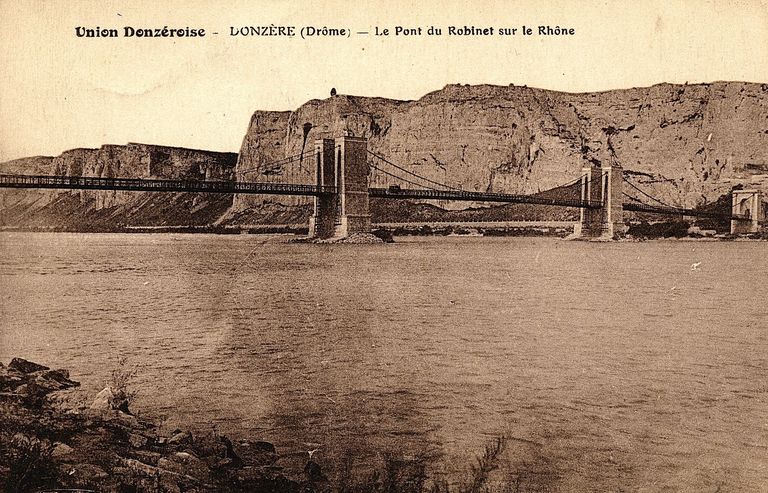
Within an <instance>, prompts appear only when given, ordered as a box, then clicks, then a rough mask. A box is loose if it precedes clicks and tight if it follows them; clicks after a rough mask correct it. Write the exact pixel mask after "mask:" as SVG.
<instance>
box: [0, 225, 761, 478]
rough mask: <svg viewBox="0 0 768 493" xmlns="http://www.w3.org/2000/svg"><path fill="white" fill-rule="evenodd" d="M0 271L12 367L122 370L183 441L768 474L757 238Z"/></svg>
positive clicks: (181, 253) (415, 248) (22, 256)
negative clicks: (486, 454)
mask: <svg viewBox="0 0 768 493" xmlns="http://www.w3.org/2000/svg"><path fill="white" fill-rule="evenodd" d="M0 255H2V259H3V261H2V264H1V266H0V319H1V320H2V327H1V328H0V330H2V333H0V358H2V360H3V361H5V362H7V360H8V359H10V358H11V357H12V356H22V357H25V358H28V359H31V360H34V361H40V362H43V363H45V364H48V365H51V366H57V367H64V368H70V369H71V370H72V373H73V378H74V379H76V380H80V381H81V382H82V383H83V384H84V387H85V389H86V390H89V391H93V392H95V391H98V390H99V388H100V387H101V386H103V384H104V382H105V380H106V379H107V377H108V374H109V371H110V369H111V368H112V367H113V366H114V362H115V361H116V359H117V355H128V356H129V357H130V358H131V360H132V361H133V362H135V363H138V364H139V365H140V366H141V371H140V374H139V377H138V381H137V386H138V389H139V391H140V397H139V400H138V402H137V403H136V405H135V407H138V408H140V409H142V410H145V411H148V412H151V413H152V414H155V415H168V416H170V417H171V420H177V421H180V422H181V423H180V424H187V423H192V424H195V425H199V426H210V424H211V423H215V424H217V426H218V427H219V429H220V430H222V431H224V432H229V433H232V432H235V433H236V434H237V435H248V436H254V437H261V438H264V439H268V440H271V441H273V442H275V443H276V444H277V445H278V447H279V448H280V449H281V450H283V451H287V452H301V451H305V450H308V449H309V448H315V447H316V446H318V444H319V447H320V448H321V451H322V452H321V454H325V455H324V457H326V458H329V457H335V456H339V455H342V454H348V453H353V454H357V455H361V456H362V455H365V454H374V453H379V452H382V451H387V452H390V453H393V454H401V455H408V454H421V453H427V454H430V455H431V456H433V457H436V459H435V462H436V463H439V464H442V466H441V467H444V469H445V470H447V471H451V470H452V468H455V467H457V466H456V464H458V463H462V461H463V463H466V461H467V459H469V458H471V457H473V454H474V453H475V452H477V451H479V450H481V449H482V447H483V445H484V444H485V443H486V442H487V440H488V439H489V437H493V436H496V435H499V434H506V435H508V436H511V437H513V438H514V439H516V440H517V439H519V440H518V443H521V444H528V443H529V442H530V443H532V444H535V445H530V444H529V445H526V447H536V450H535V454H538V455H546V456H547V457H548V458H549V459H548V460H549V461H550V462H551V466H552V467H553V468H555V469H556V470H557V471H558V475H559V477H560V481H561V483H560V486H561V487H563V488H566V489H570V488H575V489H579V488H581V487H582V486H584V485H587V486H589V485H590V484H592V485H594V484H595V483H594V481H595V478H599V481H600V483H599V484H601V485H605V486H606V487H612V486H615V485H621V484H622V481H625V480H626V478H628V477H632V478H635V480H637V481H640V482H641V483H642V482H643V481H646V480H647V481H652V479H653V478H654V477H655V476H654V475H655V474H656V473H657V472H658V470H659V468H662V469H664V468H665V467H670V464H672V466H673V470H674V471H675V472H674V473H670V474H669V475H667V476H665V477H666V478H668V481H669V482H670V484H671V485H680V484H694V485H695V484H711V481H714V479H713V478H715V477H716V476H717V475H718V474H723V475H724V476H727V477H729V478H731V479H730V481H734V479H733V478H737V483H736V484H742V483H739V482H738V481H742V482H745V483H744V484H760V483H759V482H756V481H759V480H760V479H761V478H763V479H764V478H765V475H766V474H768V473H766V470H765V455H764V453H765V447H768V428H766V426H765V423H764V421H765V410H766V397H767V396H768V391H767V390H768V389H766V384H765V382H766V381H767V380H766V377H768V351H766V350H767V349H768V333H767V331H766V328H767V327H768V323H767V321H768V308H766V306H768V305H766V303H765V299H766V298H768V283H766V282H765V281H766V278H765V273H766V272H768V260H767V259H768V256H766V247H765V243H703V242H671V241H670V242H658V243H655V242H648V243H642V244H630V243H620V244H585V243H572V242H563V241H559V240H550V239H526V238H509V239H507V238H450V239H446V238H419V239H410V240H403V241H401V242H399V243H396V244H391V245H335V246H332V245H300V244H290V245H289V244H278V243H270V242H266V243H265V242H264V241H263V239H262V238H260V237H255V236H246V235H242V236H234V237H233V236H209V235H119V234H115V235H112V234H109V235H74V234H8V233H5V234H2V235H0ZM695 262H701V265H700V267H699V268H698V269H696V270H692V269H691V265H692V264H693V263H695ZM308 444H309V445H308ZM761 447H762V448H761ZM521 453H522V452H521ZM525 453H527V454H533V453H534V452H533V451H531V450H528V451H527V452H525ZM702 464H703V465H702ZM702 468H704V470H705V472H704V473H700V474H699V473H697V474H694V475H692V476H691V477H688V476H686V475H685V474H686V473H685V471H692V470H696V471H699V470H701V469H702ZM696 481H700V483H697V482H696Z"/></svg>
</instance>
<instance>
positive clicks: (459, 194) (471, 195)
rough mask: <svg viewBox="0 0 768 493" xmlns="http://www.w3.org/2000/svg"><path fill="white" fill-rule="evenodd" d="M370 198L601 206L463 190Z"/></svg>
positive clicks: (379, 193) (373, 191)
mask: <svg viewBox="0 0 768 493" xmlns="http://www.w3.org/2000/svg"><path fill="white" fill-rule="evenodd" d="M368 193H369V194H370V196H371V197H378V198H384V199H418V200H427V199H429V200H458V201H465V202H498V203H509V204H536V205H556V206H560V207H580V208H588V209H599V208H600V207H601V205H600V204H599V203H596V202H588V201H582V200H573V199H556V198H547V197H540V196H536V195H515V194H508V193H487V192H467V191H464V190H412V189H407V188H392V187H390V188H369V189H368Z"/></svg>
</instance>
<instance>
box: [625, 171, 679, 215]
mask: <svg viewBox="0 0 768 493" xmlns="http://www.w3.org/2000/svg"><path fill="white" fill-rule="evenodd" d="M622 178H623V179H624V181H625V182H627V184H629V186H630V187H632V188H634V189H635V190H637V191H638V192H640V193H642V194H643V195H645V196H646V197H648V198H649V199H651V200H653V201H655V202H658V203H659V204H661V205H663V206H664V207H669V208H672V209H679V207H677V206H674V205H669V204H667V203H666V202H662V201H661V200H659V199H657V198H656V197H653V196H651V195H649V194H648V193H646V192H645V191H643V190H642V189H640V188H638V187H637V186H636V185H635V184H634V183H632V182H631V181H629V180H627V178H626V177H625V176H622Z"/></svg>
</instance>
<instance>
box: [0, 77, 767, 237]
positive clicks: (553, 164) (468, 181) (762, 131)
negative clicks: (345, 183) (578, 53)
mask: <svg viewBox="0 0 768 493" xmlns="http://www.w3.org/2000/svg"><path fill="white" fill-rule="evenodd" d="M345 133H347V134H351V135H355V136H363V137H367V138H368V139H369V148H370V149H371V150H372V151H374V152H376V153H379V154H381V155H384V156H386V157H387V158H388V159H390V160H391V161H393V162H395V163H398V164H399V165H403V166H406V167H408V168H409V169H411V170H412V171H413V172H415V173H417V174H419V175H422V176H424V177H427V178H430V179H432V180H434V181H437V182H440V183H446V184H448V185H451V186H460V187H462V188H464V189H466V190H478V191H494V192H510V193H533V192H538V191H541V190H546V189H549V188H552V187H555V186H558V185H561V184H564V183H566V182H569V181H571V180H574V179H576V178H577V177H578V176H580V174H581V171H580V170H581V168H583V167H585V166H589V165H592V164H600V163H611V164H618V165H620V166H622V167H623V168H624V169H625V170H628V171H630V172H631V173H630V176H631V180H632V181H633V182H634V183H636V184H638V185H640V186H642V187H643V188H644V189H645V190H647V191H649V192H650V193H652V194H653V195H655V196H657V197H658V198H660V199H662V200H664V201H666V202H668V203H672V204H676V205H681V206H686V207H695V206H697V205H700V204H701V203H703V202H711V201H714V200H716V199H717V198H718V197H719V196H721V195H722V194H725V193H727V192H728V191H729V190H730V189H731V188H732V187H733V186H734V185H737V184H741V185H744V186H747V187H756V188H760V189H762V190H763V191H765V192H766V193H768V84H751V83H742V82H716V83H712V84H697V85H672V84H660V85H656V86H653V87H647V88H635V89H626V90H615V91H607V92H600V93H585V94H569V93H562V92H555V91H547V90H542V89H533V88H528V87H517V86H489V85H482V86H465V85H449V86H446V87H445V88H443V89H441V90H439V91H435V92H432V93H430V94H427V95H425V96H424V97H422V98H421V99H419V100H417V101H396V100H389V99H383V98H368V97H356V96H346V95H337V96H333V97H330V98H328V99H324V100H311V101H308V102H307V103H305V104H303V105H302V106H301V107H300V108H298V109H297V110H295V111H281V112H276V111H256V112H255V113H254V114H253V117H252V118H251V121H250V125H249V128H248V131H247V133H246V135H245V137H244V139H243V143H242V147H241V150H240V153H239V155H235V154H232V153H217V152H208V151H199V150H192V149H183V148H176V147H164V146H154V145H145V144H128V145H125V146H114V145H105V146H103V147H101V148H99V149H73V150H71V151H67V152H64V153H62V154H61V155H60V156H57V157H55V158H49V157H35V158H25V159H21V160H16V161H12V162H9V163H4V164H0V173H27V174H49V173H57V174H71V175H81V174H82V175H88V176H102V177H117V176H119V177H138V178H155V177H169V178H186V179H214V180H215V179H222V180H230V179H233V178H235V176H237V177H238V178H239V179H243V180H249V181H258V180H261V179H264V178H265V176H273V175H276V174H277V175H279V174H280V172H281V168H282V166H281V165H280V164H279V163H278V164H274V162H275V161H278V160H280V159H282V158H285V157H288V156H295V155H298V154H301V153H303V152H305V151H311V150H312V148H313V145H314V141H315V140H316V139H318V138H323V137H333V136H339V135H342V134H345ZM300 169H301V171H300V172H301V173H304V174H305V175H306V178H307V180H310V181H311V180H313V179H314V172H315V171H314V161H313V159H312V157H311V156H307V157H306V158H305V159H304V160H303V161H302V162H301V167H300ZM265 174H266V175H265ZM277 179H279V178H277ZM628 192H630V193H632V192H631V190H628ZM265 202H268V203H267V204H265ZM308 204H309V200H308V199H306V198H290V197H283V196H245V195H243V196H235V197H232V196H231V195H223V196H217V195H205V194H197V195H191V194H157V193H151V194H142V193H132V192H94V191H72V192H57V191H40V190H16V191H9V190H6V191H0V226H17V225H22V226H32V227H61V226H62V225H63V226H64V227H66V228H67V229H82V226H83V225H89V226H90V225H92V224H101V225H103V226H104V227H105V228H106V227H109V225H112V224H117V225H202V224H212V223H215V224H222V225H241V224H249V223H256V222H286V223H293V222H301V221H305V220H306V217H307V215H308V214H309V207H308ZM296 205H299V206H300V207H293V206H296ZM441 205H443V206H446V207H456V208H463V207H466V205H467V204H461V203H454V204H450V203H447V204H441ZM374 219H375V218H374Z"/></svg>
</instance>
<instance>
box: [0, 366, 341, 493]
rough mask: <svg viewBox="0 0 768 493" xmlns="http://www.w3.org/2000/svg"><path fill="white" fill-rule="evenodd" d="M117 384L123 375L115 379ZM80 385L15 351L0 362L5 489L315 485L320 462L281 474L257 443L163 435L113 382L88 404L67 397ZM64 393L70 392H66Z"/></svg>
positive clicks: (269, 450) (289, 488) (271, 454)
mask: <svg viewBox="0 0 768 493" xmlns="http://www.w3.org/2000/svg"><path fill="white" fill-rule="evenodd" d="M123 383H124V381H123ZM78 386H79V383H78V382H76V381H73V380H71V379H70V378H69V372H68V371H67V370H62V369H59V370H51V369H50V368H48V367H46V366H43V365H40V364H37V363H33V362H30V361H26V360H24V359H21V358H14V359H13V360H12V361H11V362H10V364H8V365H7V366H6V365H4V364H2V363H0V484H2V485H3V486H4V491H8V492H24V491H61V490H69V491H99V492H120V493H122V492H138V491H148V492H183V491H192V492H207V491H232V492H239V491H256V492H259V491H263V492H267V491H269V492H299V491H301V492H315V491H318V492H319V491H325V490H326V489H327V487H326V483H327V480H326V478H325V476H324V475H323V473H322V470H321V468H320V465H319V464H317V463H316V462H314V461H312V460H309V461H308V462H307V463H306V466H305V468H304V474H303V477H288V476H287V475H286V474H285V473H284V472H283V470H282V468H281V467H280V466H278V465H277V464H276V463H277V461H278V459H279V458H280V456H279V454H278V453H277V451H276V450H275V447H274V446H273V445H272V444H271V443H269V442H266V441H245V440H231V439H229V438H228V437H226V436H224V435H220V434H218V433H216V432H215V431H211V432H209V433H193V432H190V431H188V430H179V429H177V430H173V432H171V433H163V432H161V431H160V428H159V427H158V425H157V424H156V423H153V422H152V421H149V420H146V419H143V418H141V417H139V416H136V415H135V414H133V413H132V411H131V409H129V407H128V405H129V402H130V394H129V393H128V392H127V390H126V389H125V388H124V386H123V385H122V384H120V383H119V379H118V383H117V385H116V386H108V387H106V388H105V389H104V390H102V391H101V392H99V394H98V395H96V396H95V397H93V400H92V402H90V403H89V404H88V405H73V404H71V403H70V402H68V399H67V395H68V391H70V390H71V389H74V388H76V387H78ZM69 393H70V394H71V392H69Z"/></svg>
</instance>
